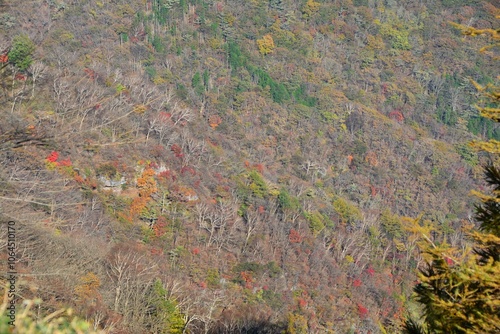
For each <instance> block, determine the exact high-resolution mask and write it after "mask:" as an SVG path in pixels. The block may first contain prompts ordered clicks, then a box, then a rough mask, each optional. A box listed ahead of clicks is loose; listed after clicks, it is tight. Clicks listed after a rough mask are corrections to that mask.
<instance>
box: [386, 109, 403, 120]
mask: <svg viewBox="0 0 500 334" xmlns="http://www.w3.org/2000/svg"><path fill="white" fill-rule="evenodd" d="M389 118H392V119H393V120H396V121H398V122H402V121H404V120H405V118H404V116H403V114H402V113H401V111H399V110H393V111H391V112H390V113H389Z"/></svg>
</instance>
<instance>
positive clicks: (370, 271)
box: [366, 267, 375, 276]
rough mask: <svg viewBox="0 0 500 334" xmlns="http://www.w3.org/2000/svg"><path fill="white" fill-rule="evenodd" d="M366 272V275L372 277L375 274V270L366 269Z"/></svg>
mask: <svg viewBox="0 0 500 334" xmlns="http://www.w3.org/2000/svg"><path fill="white" fill-rule="evenodd" d="M366 272H367V273H368V275H370V276H373V275H374V274H375V269H373V268H372V267H368V269H366Z"/></svg>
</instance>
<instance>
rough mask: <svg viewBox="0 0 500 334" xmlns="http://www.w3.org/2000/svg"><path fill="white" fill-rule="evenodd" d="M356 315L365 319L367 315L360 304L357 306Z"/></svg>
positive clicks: (366, 311)
mask: <svg viewBox="0 0 500 334" xmlns="http://www.w3.org/2000/svg"><path fill="white" fill-rule="evenodd" d="M358 313H359V316H360V317H361V318H365V317H366V316H367V315H368V309H367V308H366V307H364V306H363V305H361V304H358Z"/></svg>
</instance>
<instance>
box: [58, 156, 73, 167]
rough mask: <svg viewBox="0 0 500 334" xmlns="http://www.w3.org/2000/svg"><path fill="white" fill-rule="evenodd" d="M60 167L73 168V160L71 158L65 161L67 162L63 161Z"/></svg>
mask: <svg viewBox="0 0 500 334" xmlns="http://www.w3.org/2000/svg"><path fill="white" fill-rule="evenodd" d="M58 165H59V166H62V167H69V166H71V160H70V158H68V159H65V160H61V161H60V162H59V164H58Z"/></svg>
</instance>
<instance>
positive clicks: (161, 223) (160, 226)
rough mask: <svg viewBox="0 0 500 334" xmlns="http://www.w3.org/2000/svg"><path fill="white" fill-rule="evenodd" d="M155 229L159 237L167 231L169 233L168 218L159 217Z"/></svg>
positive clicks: (156, 235)
mask: <svg viewBox="0 0 500 334" xmlns="http://www.w3.org/2000/svg"><path fill="white" fill-rule="evenodd" d="M153 231H154V233H155V237H157V238H159V237H161V236H163V235H165V233H167V220H166V219H165V217H163V216H161V217H158V221H157V222H156V224H155V225H154V226H153Z"/></svg>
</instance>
